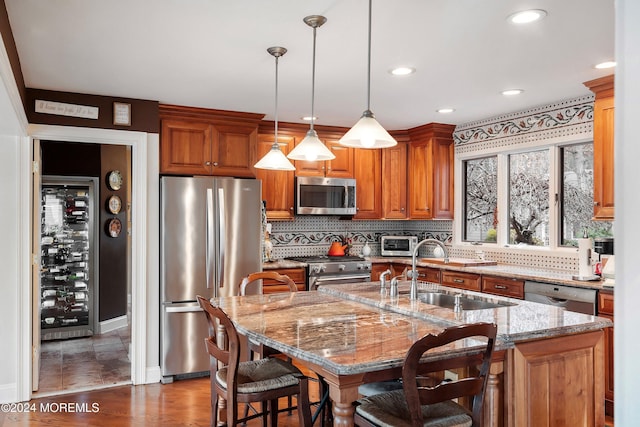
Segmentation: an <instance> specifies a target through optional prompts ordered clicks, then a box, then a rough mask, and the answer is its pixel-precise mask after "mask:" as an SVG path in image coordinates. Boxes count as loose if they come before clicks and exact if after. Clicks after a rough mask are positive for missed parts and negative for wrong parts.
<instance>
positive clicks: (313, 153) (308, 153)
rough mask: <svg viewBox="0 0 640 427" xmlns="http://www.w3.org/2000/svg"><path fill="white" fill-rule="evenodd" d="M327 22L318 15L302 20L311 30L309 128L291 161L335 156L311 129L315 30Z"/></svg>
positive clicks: (314, 79) (312, 119)
mask: <svg viewBox="0 0 640 427" xmlns="http://www.w3.org/2000/svg"><path fill="white" fill-rule="evenodd" d="M325 22H327V18H325V17H324V16H320V15H311V16H307V17H306V18H304V23H305V24H307V25H308V26H310V27H311V28H313V66H312V71H311V126H310V128H309V131H308V132H307V134H306V135H305V137H304V139H303V140H302V142H300V144H298V145H296V147H295V148H294V149H293V150H291V152H290V153H289V155H288V156H287V157H289V158H290V159H293V160H307V161H314V160H331V159H335V158H336V156H335V154H333V153H332V152H331V150H329V149H328V148H327V146H326V145H324V144H323V143H322V141H320V138H318V134H317V133H316V131H315V130H314V129H313V121H314V120H315V115H314V111H313V107H314V101H315V81H316V29H317V28H318V27H320V26H321V25H322V24H324V23H325Z"/></svg>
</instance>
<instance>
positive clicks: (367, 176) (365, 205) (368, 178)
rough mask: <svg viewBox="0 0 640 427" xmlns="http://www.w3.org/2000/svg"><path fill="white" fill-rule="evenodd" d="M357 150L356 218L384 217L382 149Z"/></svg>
mask: <svg viewBox="0 0 640 427" xmlns="http://www.w3.org/2000/svg"><path fill="white" fill-rule="evenodd" d="M354 151H355V178H356V214H355V216H354V217H353V218H354V219H380V218H382V173H381V169H382V153H381V152H380V151H381V150H366V149H358V150H354Z"/></svg>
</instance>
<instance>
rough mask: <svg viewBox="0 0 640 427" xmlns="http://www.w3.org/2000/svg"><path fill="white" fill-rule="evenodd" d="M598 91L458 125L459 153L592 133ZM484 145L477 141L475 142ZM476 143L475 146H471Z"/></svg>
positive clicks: (457, 144)
mask: <svg viewBox="0 0 640 427" xmlns="http://www.w3.org/2000/svg"><path fill="white" fill-rule="evenodd" d="M593 100H594V95H586V96H583V97H580V98H575V99H571V100H566V101H560V102H557V103H554V104H550V105H545V106H541V107H536V108H532V109H530V110H525V111H520V112H517V113H511V114H507V115H503V116H498V117H494V118H490V119H486V120H482V121H476V122H471V123H466V124H464V125H460V126H457V127H456V130H455V131H454V133H453V141H454V144H455V146H456V153H458V152H459V150H460V152H467V150H466V148H468V149H469V150H470V151H476V150H480V149H484V148H495V147H503V146H505V147H506V146H510V145H517V144H519V143H522V142H527V141H531V140H532V139H533V140H545V139H552V138H553V139H555V138H561V137H568V136H575V135H586V136H587V137H589V136H591V135H592V124H593ZM479 143H480V144H482V145H480V146H479V145H475V144H479ZM469 145H473V147H469Z"/></svg>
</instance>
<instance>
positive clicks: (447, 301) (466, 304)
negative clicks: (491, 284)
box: [418, 292, 516, 310]
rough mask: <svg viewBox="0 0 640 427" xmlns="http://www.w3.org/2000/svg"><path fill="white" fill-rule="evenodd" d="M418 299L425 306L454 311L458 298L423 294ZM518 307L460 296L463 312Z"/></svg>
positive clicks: (440, 293) (507, 303)
mask: <svg viewBox="0 0 640 427" xmlns="http://www.w3.org/2000/svg"><path fill="white" fill-rule="evenodd" d="M418 299H419V300H420V301H422V302H423V303H425V304H430V305H437V306H438V307H444V308H450V309H452V310H453V309H454V307H455V300H456V297H455V295H454V294H448V293H444V292H421V293H418ZM512 305H516V304H513V303H510V302H505V301H489V300H487V299H484V298H481V297H469V296H467V295H461V296H460V308H461V309H462V310H485V309H488V308H500V307H508V306H512Z"/></svg>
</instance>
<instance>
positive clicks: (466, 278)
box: [442, 270, 482, 291]
mask: <svg viewBox="0 0 640 427" xmlns="http://www.w3.org/2000/svg"><path fill="white" fill-rule="evenodd" d="M442 285H443V286H450V287H452V288H458V289H466V290H468V291H480V290H481V288H482V286H481V280H480V275H479V274H473V273H463V272H459V271H447V270H443V271H442Z"/></svg>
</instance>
